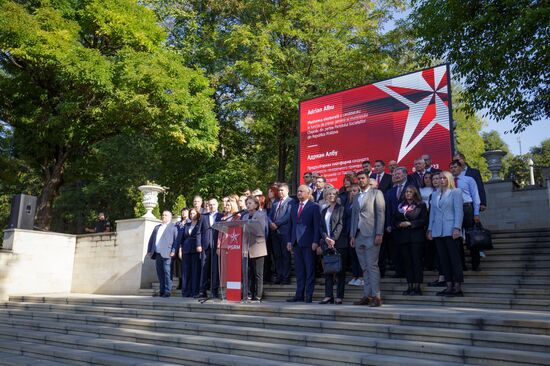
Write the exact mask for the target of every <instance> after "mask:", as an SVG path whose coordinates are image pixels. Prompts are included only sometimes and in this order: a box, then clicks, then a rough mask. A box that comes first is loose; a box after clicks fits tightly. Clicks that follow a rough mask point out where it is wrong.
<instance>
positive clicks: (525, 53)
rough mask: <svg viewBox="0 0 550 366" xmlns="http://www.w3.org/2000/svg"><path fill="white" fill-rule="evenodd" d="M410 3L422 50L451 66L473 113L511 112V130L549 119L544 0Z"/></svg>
mask: <svg viewBox="0 0 550 366" xmlns="http://www.w3.org/2000/svg"><path fill="white" fill-rule="evenodd" d="M412 3H413V5H414V11H413V13H412V16H411V23H412V25H413V27H414V28H415V30H416V34H417V36H418V37H419V38H420V39H421V42H420V45H419V46H420V47H419V48H420V51H421V52H425V53H427V54H429V55H430V56H432V57H434V58H436V59H443V60H447V61H449V62H450V63H451V64H452V68H453V72H454V73H455V75H456V76H458V77H459V78H460V79H461V81H462V82H463V85H464V86H465V90H464V95H465V97H466V100H467V101H468V102H469V103H470V105H471V107H472V111H475V110H483V109H488V111H489V113H490V114H491V115H492V116H494V117H495V118H496V119H497V120H499V121H500V120H503V119H504V118H506V117H509V116H510V117H511V118H512V121H513V123H514V124H515V125H514V127H513V129H512V130H513V131H514V132H520V131H523V130H524V129H525V128H526V127H528V126H530V125H531V124H532V122H533V121H537V120H541V119H543V118H545V117H546V118H547V117H550V84H549V82H550V52H549V50H548V34H549V33H550V5H549V3H548V1H544V0H543V1H530V0H501V1H488V0H483V1H463V0H414V1H413V2H412Z"/></svg>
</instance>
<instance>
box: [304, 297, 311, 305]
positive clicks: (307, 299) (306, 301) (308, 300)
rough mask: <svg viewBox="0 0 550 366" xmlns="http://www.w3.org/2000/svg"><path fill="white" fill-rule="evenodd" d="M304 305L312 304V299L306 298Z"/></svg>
mask: <svg viewBox="0 0 550 366" xmlns="http://www.w3.org/2000/svg"><path fill="white" fill-rule="evenodd" d="M304 302H305V303H306V304H310V303H312V302H313V299H312V297H311V296H306V300H305V301H304Z"/></svg>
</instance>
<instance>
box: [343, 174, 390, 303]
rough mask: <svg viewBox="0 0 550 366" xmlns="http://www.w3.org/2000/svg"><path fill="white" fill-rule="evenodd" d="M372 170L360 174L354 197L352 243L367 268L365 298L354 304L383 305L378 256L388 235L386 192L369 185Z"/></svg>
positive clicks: (363, 265) (364, 267)
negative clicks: (385, 220) (385, 216)
mask: <svg viewBox="0 0 550 366" xmlns="http://www.w3.org/2000/svg"><path fill="white" fill-rule="evenodd" d="M368 174H369V173H368V172H364V171H361V172H359V173H357V181H358V184H359V188H360V192H359V194H358V195H357V196H355V197H354V199H353V207H352V211H351V224H350V246H351V247H352V248H355V251H356V253H357V258H358V259H359V263H361V268H362V269H363V278H364V281H365V287H364V290H363V297H362V298H361V300H359V301H356V302H354V305H369V306H380V305H382V300H381V298H380V270H379V268H378V256H379V253H380V245H381V244H382V235H383V234H384V210H385V202H384V195H383V194H382V192H381V191H379V190H378V189H376V188H371V187H370V185H369V175H368Z"/></svg>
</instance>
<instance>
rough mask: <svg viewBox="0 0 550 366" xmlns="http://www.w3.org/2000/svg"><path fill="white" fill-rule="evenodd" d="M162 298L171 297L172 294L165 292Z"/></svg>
mask: <svg viewBox="0 0 550 366" xmlns="http://www.w3.org/2000/svg"><path fill="white" fill-rule="evenodd" d="M162 297H170V293H169V292H165V293H164V294H163V295H162Z"/></svg>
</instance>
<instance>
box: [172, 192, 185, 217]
mask: <svg viewBox="0 0 550 366" xmlns="http://www.w3.org/2000/svg"><path fill="white" fill-rule="evenodd" d="M184 207H188V206H187V200H186V199H185V196H184V195H183V194H180V195H178V196H177V197H176V200H175V201H174V204H173V205H172V210H171V211H172V214H173V215H179V214H180V213H181V209H182V208H184Z"/></svg>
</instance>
